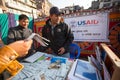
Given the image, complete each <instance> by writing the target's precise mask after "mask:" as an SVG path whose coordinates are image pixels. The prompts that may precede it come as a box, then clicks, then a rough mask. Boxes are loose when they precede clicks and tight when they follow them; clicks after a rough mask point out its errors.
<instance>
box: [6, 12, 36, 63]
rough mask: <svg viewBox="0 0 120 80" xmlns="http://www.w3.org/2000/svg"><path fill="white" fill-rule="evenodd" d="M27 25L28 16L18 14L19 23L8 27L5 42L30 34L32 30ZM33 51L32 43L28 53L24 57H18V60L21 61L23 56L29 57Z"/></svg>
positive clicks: (22, 38)
mask: <svg viewBox="0 0 120 80" xmlns="http://www.w3.org/2000/svg"><path fill="white" fill-rule="evenodd" d="M28 25H29V18H28V17H27V16H26V15H24V14H21V15H19V25H18V26H16V27H12V28H10V29H9V31H8V36H7V44H10V43H12V42H15V41H18V40H25V39H26V38H28V37H29V36H30V35H31V34H32V30H31V29H29V28H28ZM16 47H17V46H16ZM33 53H34V47H33V45H32V47H31V49H30V50H29V51H28V54H27V55H26V56H24V57H21V58H18V61H22V60H23V59H24V58H26V57H29V56H30V55H32V54H33Z"/></svg>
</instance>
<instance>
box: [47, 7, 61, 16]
mask: <svg viewBox="0 0 120 80" xmlns="http://www.w3.org/2000/svg"><path fill="white" fill-rule="evenodd" d="M49 13H50V15H52V14H56V15H60V14H61V12H60V10H59V9H58V7H56V6H54V7H51V8H50V11H49Z"/></svg>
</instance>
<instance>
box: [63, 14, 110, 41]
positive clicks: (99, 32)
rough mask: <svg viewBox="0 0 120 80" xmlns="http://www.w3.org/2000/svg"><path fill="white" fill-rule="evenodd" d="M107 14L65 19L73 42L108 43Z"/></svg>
mask: <svg viewBox="0 0 120 80" xmlns="http://www.w3.org/2000/svg"><path fill="white" fill-rule="evenodd" d="M108 19H109V18H108V13H99V14H96V15H87V16H80V17H71V18H65V22H66V23H67V24H68V26H69V27H71V30H72V32H73V34H74V41H89V42H108V41H109V40H108V33H109V30H108V28H109V27H108V26H109V25H108V22H109V20H108Z"/></svg>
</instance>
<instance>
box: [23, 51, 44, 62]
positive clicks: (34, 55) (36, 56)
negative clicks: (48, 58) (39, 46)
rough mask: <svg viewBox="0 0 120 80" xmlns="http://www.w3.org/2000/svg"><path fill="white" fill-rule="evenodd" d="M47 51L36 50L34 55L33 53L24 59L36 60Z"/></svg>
mask: <svg viewBox="0 0 120 80" xmlns="http://www.w3.org/2000/svg"><path fill="white" fill-rule="evenodd" d="M44 54H45V53H42V52H36V53H34V54H33V55H31V56H30V57H28V58H26V59H24V61H27V62H31V63H33V62H35V61H36V60H38V59H39V58H40V57H42V56H43V55H44Z"/></svg>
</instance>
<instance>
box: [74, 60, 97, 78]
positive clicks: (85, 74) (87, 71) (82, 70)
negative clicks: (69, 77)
mask: <svg viewBox="0 0 120 80" xmlns="http://www.w3.org/2000/svg"><path fill="white" fill-rule="evenodd" d="M74 76H76V77H79V78H80V79H81V80H97V75H96V69H95V68H94V67H93V66H92V65H91V64H90V63H89V62H87V61H83V60H77V64H76V68H75V71H74Z"/></svg>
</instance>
